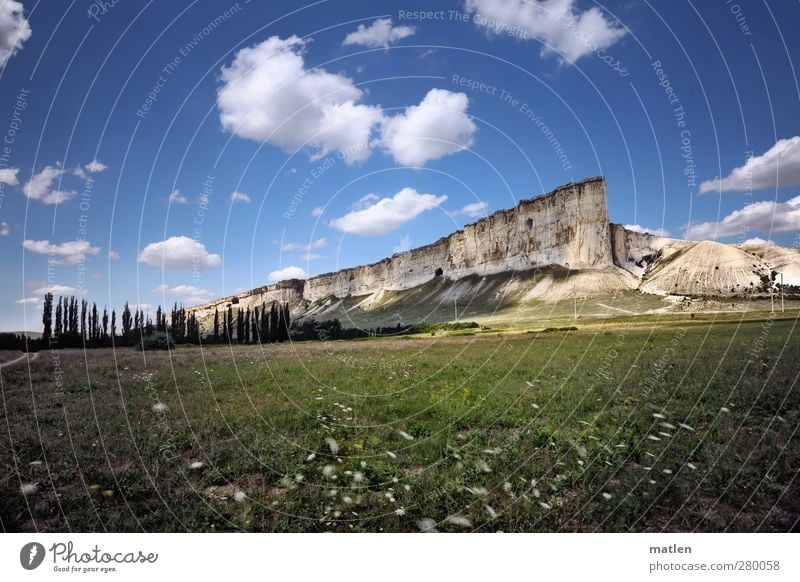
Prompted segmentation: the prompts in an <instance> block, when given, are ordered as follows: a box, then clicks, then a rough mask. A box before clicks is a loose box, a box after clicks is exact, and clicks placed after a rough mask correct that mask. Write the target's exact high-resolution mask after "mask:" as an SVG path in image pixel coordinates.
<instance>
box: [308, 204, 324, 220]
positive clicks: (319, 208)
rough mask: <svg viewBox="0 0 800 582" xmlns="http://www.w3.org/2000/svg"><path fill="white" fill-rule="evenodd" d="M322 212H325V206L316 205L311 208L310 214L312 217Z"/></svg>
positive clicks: (318, 215) (316, 216) (320, 214)
mask: <svg viewBox="0 0 800 582" xmlns="http://www.w3.org/2000/svg"><path fill="white" fill-rule="evenodd" d="M323 212H325V207H324V206H317V207H316V208H312V209H311V216H313V217H314V218H319V217H320V216H322V213H323Z"/></svg>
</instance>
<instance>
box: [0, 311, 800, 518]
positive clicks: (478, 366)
mask: <svg viewBox="0 0 800 582" xmlns="http://www.w3.org/2000/svg"><path fill="white" fill-rule="evenodd" d="M767 321H769V320H767ZM568 325H572V322H569V323H568ZM544 327H545V326H542V327H541V328H540V329H544ZM548 327H550V326H549V325H548ZM578 327H579V330H578V331H565V330H562V331H558V330H557V331H553V332H551V333H539V332H534V333H527V334H526V333H520V334H511V333H503V334H499V335H498V334H489V333H487V334H477V335H474V336H464V337H458V334H459V333H461V332H455V333H453V335H449V336H448V335H445V336H441V337H440V336H436V337H429V336H428V337H424V336H417V337H412V338H403V339H370V340H367V341H358V342H355V341H354V342H329V343H320V342H306V343H303V344H294V345H278V346H272V345H271V346H267V347H266V348H264V349H263V350H262V349H260V348H259V347H257V346H234V347H233V348H229V347H212V348H205V349H203V350H200V349H198V348H192V347H180V348H179V349H177V350H176V351H174V352H172V353H171V354H168V353H153V352H145V353H137V352H134V351H133V350H130V349H122V350H117V351H116V352H113V351H111V350H92V351H89V352H86V353H85V354H84V353H83V352H80V351H77V350H64V351H61V352H57V353H56V355H57V356H58V357H59V360H58V362H55V361H54V360H53V354H51V353H50V352H47V351H44V352H41V353H40V355H39V357H38V358H37V359H36V360H35V361H34V362H32V363H31V364H30V370H29V369H28V367H27V366H26V365H24V364H15V365H14V366H12V367H9V368H7V369H4V370H2V409H0V415H1V416H2V418H0V424H2V427H3V430H2V431H1V432H0V469H1V470H2V472H1V473H0V520H2V524H1V525H2V528H3V529H4V530H6V531H33V530H39V531H42V530H46V531H68V530H72V531H105V530H109V531H184V530H190V531H229V530H245V531H418V530H419V529H420V526H419V523H420V522H421V521H422V522H423V523H429V522H425V521H423V520H433V522H434V523H436V524H437V526H436V527H437V529H439V530H440V531H471V530H478V531H496V530H503V531H510V532H511V531H595V530H600V531H661V530H667V531H693V530H698V531H721V530H726V529H727V530H733V531H755V530H759V531H787V530H790V529H792V528H793V527H796V523H797V520H798V517H800V495H799V493H800V490H799V489H800V488H799V487H798V482H800V479H798V475H797V471H798V467H800V447H798V445H797V442H796V439H797V435H796V434H795V431H796V429H797V427H798V423H799V422H800V396H799V395H798V387H797V385H796V379H797V375H798V371H799V370H800V367H798V362H800V337H798V336H799V335H800V333H798V329H796V323H795V321H794V320H779V321H775V322H773V323H771V324H768V323H765V322H764V318H763V317H762V321H738V322H737V321H728V322H725V323H724V324H722V323H713V324H712V323H709V322H701V321H693V322H692V325H688V324H687V325H683V324H682V323H681V322H680V321H677V322H672V323H670V324H669V325H665V326H663V327H662V326H655V325H653V324H648V323H647V322H641V321H638V320H636V319H630V320H627V321H624V320H623V321H621V322H618V323H615V324H612V323H609V322H608V321H605V322H603V323H602V325H601V324H597V325H593V326H588V327H587V328H583V327H582V326H581V324H580V322H579V323H578ZM56 363H57V364H58V365H59V366H60V367H61V368H62V369H63V377H62V381H61V382H60V383H57V382H56V379H55V376H54V367H55V364H56ZM529 383H530V385H529ZM155 402H162V403H164V404H166V405H167V407H168V409H167V410H166V411H165V412H157V411H154V409H153V405H154V403H155ZM654 414H655V415H661V416H663V418H659V417H657V416H654ZM661 423H666V424H665V425H661ZM660 433H663V434H660ZM408 437H411V439H409V438H408ZM650 437H655V438H656V439H659V440H654V438H650ZM332 443H335V446H334V447H333V449H336V448H338V451H337V452H336V454H334V453H333V452H332V447H331V444H332ZM312 454H313V455H314V457H313V458H312V459H310V460H309V457H310V455H312ZM194 462H202V463H203V466H202V467H201V468H199V469H191V468H190V466H191V464H192V463H194ZM27 483H38V491H37V492H36V493H33V494H29V495H27V496H23V495H22V494H21V493H20V486H21V485H22V484H27ZM236 492H243V493H244V494H245V495H246V498H245V499H243V500H241V501H237V500H236V499H235V498H234V495H235V494H236ZM398 510H400V511H398ZM452 516H460V517H463V518H465V519H466V520H468V521H469V524H470V525H469V526H463V525H457V524H455V523H450V522H447V521H445V520H446V518H448V517H452ZM455 521H458V520H455Z"/></svg>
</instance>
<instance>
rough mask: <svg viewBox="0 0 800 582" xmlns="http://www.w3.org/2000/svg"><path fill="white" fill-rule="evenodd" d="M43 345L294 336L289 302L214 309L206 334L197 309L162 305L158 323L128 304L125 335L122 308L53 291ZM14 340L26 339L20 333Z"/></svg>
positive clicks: (274, 339) (258, 339)
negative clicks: (161, 336)
mask: <svg viewBox="0 0 800 582" xmlns="http://www.w3.org/2000/svg"><path fill="white" fill-rule="evenodd" d="M42 323H43V332H42V343H43V344H44V345H47V346H50V347H84V346H85V347H103V346H110V345H112V343H113V344H114V345H136V344H137V343H139V342H141V341H142V339H143V338H144V337H146V336H150V335H152V334H154V333H155V332H163V333H167V334H169V335H170V337H171V338H172V340H173V341H174V342H175V343H194V344H197V343H200V342H201V341H202V342H203V343H231V342H236V343H240V344H245V343H247V344H249V343H272V342H282V341H286V340H288V339H289V335H290V331H289V330H290V327H291V316H290V313H289V304H288V303H283V304H281V303H278V302H274V301H273V302H272V303H271V304H270V305H269V307H267V304H266V303H263V304H262V305H261V308H258V307H256V308H254V309H253V310H252V311H251V310H250V308H249V307H248V308H247V309H241V308H237V309H236V310H235V311H234V309H233V307H232V305H230V304H229V305H228V306H227V309H225V310H224V311H222V318H221V319H220V312H219V311H218V310H215V311H214V324H213V328H212V330H210V331H209V333H208V334H207V335H205V336H204V335H203V332H202V330H201V328H200V324H199V323H198V321H197V317H196V315H195V313H194V312H192V311H188V312H187V310H186V308H185V307H184V306H183V305H178V304H177V303H175V304H174V305H173V307H172V310H171V311H170V313H169V315H167V312H166V310H163V309H162V308H161V306H160V305H159V306H158V308H157V309H156V312H155V321H153V320H152V319H151V317H150V314H149V311H146V310H144V309H141V308H139V307H138V306H136V307H134V309H131V307H130V305H129V304H128V303H125V306H124V307H123V309H122V313H121V317H120V323H121V326H122V328H121V330H120V332H121V333H118V330H117V312H116V311H115V310H113V309H112V310H111V312H109V311H108V309H107V308H105V307H104V308H103V309H102V311H101V310H100V309H98V307H97V304H96V303H92V304H91V306H90V305H89V302H88V301H86V300H85V299H81V300H78V299H77V298H76V297H59V298H58V300H57V301H56V300H55V298H54V296H53V294H52V293H47V294H46V295H45V297H44V305H43V311H42ZM6 339H7V340H8V341H9V342H13V343H15V344H16V343H19V341H22V340H20V339H18V338H16V337H13V338H12V337H9V338H6Z"/></svg>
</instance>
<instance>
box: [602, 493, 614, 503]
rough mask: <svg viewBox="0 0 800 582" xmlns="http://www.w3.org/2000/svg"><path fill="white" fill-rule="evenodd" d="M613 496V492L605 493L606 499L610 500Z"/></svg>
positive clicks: (604, 497)
mask: <svg viewBox="0 0 800 582" xmlns="http://www.w3.org/2000/svg"><path fill="white" fill-rule="evenodd" d="M612 497H613V495H611V493H603V499H605V500H606V501H608V500H609V499H611V498H612Z"/></svg>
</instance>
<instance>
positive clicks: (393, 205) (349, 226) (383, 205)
mask: <svg viewBox="0 0 800 582" xmlns="http://www.w3.org/2000/svg"><path fill="white" fill-rule="evenodd" d="M445 200H447V196H434V195H433V194H420V193H418V192H417V191H416V190H414V189H413V188H403V189H402V190H400V191H399V192H398V193H397V194H395V195H394V196H392V197H391V198H382V199H381V200H379V201H378V202H376V203H375V204H373V205H372V206H369V207H368V208H364V209H363V210H354V211H352V212H349V213H347V214H345V215H344V216H342V217H340V218H335V219H333V220H331V221H330V223H329V224H330V226H332V227H333V228H335V229H337V230H341V231H343V232H349V233H352V234H360V235H363V236H376V235H382V234H386V233H387V232H391V231H393V230H395V229H396V228H398V227H400V226H402V225H403V224H405V223H406V222H408V221H409V220H413V219H414V218H416V217H417V216H418V215H419V214H421V213H422V212H424V211H426V210H431V209H433V208H437V207H438V206H439V205H441V204H442V203H443V202H444V201H445Z"/></svg>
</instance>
